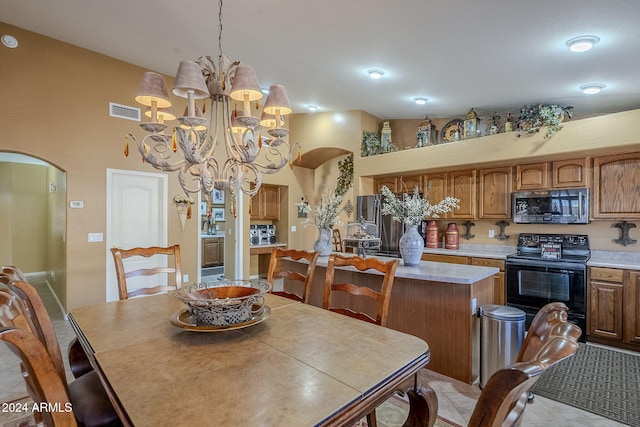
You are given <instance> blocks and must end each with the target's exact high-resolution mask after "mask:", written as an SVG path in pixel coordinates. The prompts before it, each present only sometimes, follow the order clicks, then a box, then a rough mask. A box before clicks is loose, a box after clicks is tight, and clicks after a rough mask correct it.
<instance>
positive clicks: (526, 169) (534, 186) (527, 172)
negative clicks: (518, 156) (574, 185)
mask: <svg viewBox="0 0 640 427" xmlns="http://www.w3.org/2000/svg"><path fill="white" fill-rule="evenodd" d="M548 176H549V164H548V163H546V162H545V163H532V164H530V165H518V166H516V190H541V189H544V188H547V187H548V186H549V181H548V179H549V178H548Z"/></svg>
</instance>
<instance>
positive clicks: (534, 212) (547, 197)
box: [512, 188, 589, 224]
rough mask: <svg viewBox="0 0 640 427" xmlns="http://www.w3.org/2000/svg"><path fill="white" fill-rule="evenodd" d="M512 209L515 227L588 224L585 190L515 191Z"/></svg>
mask: <svg viewBox="0 0 640 427" xmlns="http://www.w3.org/2000/svg"><path fill="white" fill-rule="evenodd" d="M512 207H513V222H515V223H516V224H588V223H589V189H588V188H570V189H564V190H560V189H558V190H540V191H517V192H514V193H512Z"/></svg>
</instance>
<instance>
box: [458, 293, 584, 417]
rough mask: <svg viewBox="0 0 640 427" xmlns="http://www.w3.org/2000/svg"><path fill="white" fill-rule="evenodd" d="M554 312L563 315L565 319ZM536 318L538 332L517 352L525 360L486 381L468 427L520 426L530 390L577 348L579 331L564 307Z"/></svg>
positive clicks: (536, 330) (547, 311) (553, 308)
mask: <svg viewBox="0 0 640 427" xmlns="http://www.w3.org/2000/svg"><path fill="white" fill-rule="evenodd" d="M562 305H564V304H562ZM543 310H544V309H543ZM541 311H542V310H541ZM554 312H557V313H563V312H564V316H563V315H556V314H553V313H554ZM536 319H538V316H536ZM539 319H541V320H538V325H537V327H538V328H539V329H535V330H534V331H532V332H530V333H533V335H532V339H530V340H528V341H525V343H524V344H523V347H522V350H521V353H520V354H521V355H525V356H526V360H521V359H520V357H519V358H518V359H517V360H519V361H517V362H516V363H514V364H513V365H511V366H509V367H507V368H505V369H501V370H499V371H497V372H496V373H494V374H493V375H492V376H491V378H489V381H487V384H486V385H485V386H484V387H483V389H482V393H481V394H480V398H479V399H478V401H477V402H476V406H475V409H474V411H473V414H472V415H471V420H470V421H469V424H468V425H469V426H470V427H480V426H482V427H497V426H503V425H519V423H520V421H521V417H522V414H523V411H524V408H525V406H526V404H527V399H528V397H529V396H528V395H529V389H530V388H531V387H532V386H533V384H534V383H535V382H536V381H537V380H538V378H540V375H541V374H542V373H543V372H544V371H545V370H546V369H547V368H549V367H550V366H553V365H555V364H556V363H558V362H560V361H562V360H564V359H566V358H568V357H571V356H572V355H573V354H574V353H575V352H576V350H577V349H578V337H579V336H580V335H581V333H582V331H581V330H580V328H579V327H578V326H576V325H574V324H572V323H569V322H568V321H567V317H566V306H565V307H564V309H563V308H562V307H561V306H554V307H550V308H549V309H548V310H545V311H544V312H543V313H542V314H541V315H540V318H539ZM534 321H535V320H534ZM532 326H534V325H533V323H532ZM539 337H542V339H539ZM525 356H523V357H525Z"/></svg>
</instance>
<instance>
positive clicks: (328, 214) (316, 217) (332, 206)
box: [296, 193, 344, 229]
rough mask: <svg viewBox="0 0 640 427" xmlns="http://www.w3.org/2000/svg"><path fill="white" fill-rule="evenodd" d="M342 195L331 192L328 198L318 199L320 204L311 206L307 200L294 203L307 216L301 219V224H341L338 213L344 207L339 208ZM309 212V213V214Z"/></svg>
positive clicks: (321, 225)
mask: <svg viewBox="0 0 640 427" xmlns="http://www.w3.org/2000/svg"><path fill="white" fill-rule="evenodd" d="M340 203H342V196H340V195H337V194H335V193H331V195H330V196H329V197H328V199H326V201H325V200H323V199H322V198H321V199H320V204H319V205H317V206H315V208H313V209H312V208H311V206H310V205H309V203H307V202H299V203H296V206H298V208H299V209H300V210H301V211H302V212H304V213H305V214H306V215H307V217H306V218H305V219H304V220H302V225H304V226H305V227H306V226H308V225H314V226H316V227H318V228H329V229H331V228H333V227H334V226H335V225H342V222H341V221H340V220H339V219H338V215H339V214H340V212H342V210H343V209H344V208H340ZM310 214H311V215H310Z"/></svg>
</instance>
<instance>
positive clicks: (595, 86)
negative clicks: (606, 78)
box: [580, 83, 607, 95]
mask: <svg viewBox="0 0 640 427" xmlns="http://www.w3.org/2000/svg"><path fill="white" fill-rule="evenodd" d="M605 87H607V85H604V84H602V83H589V84H588V85H582V86H580V90H581V91H582V93H585V94H587V95H594V94H596V93H599V92H600V91H601V90H602V89H604V88H605Z"/></svg>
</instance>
